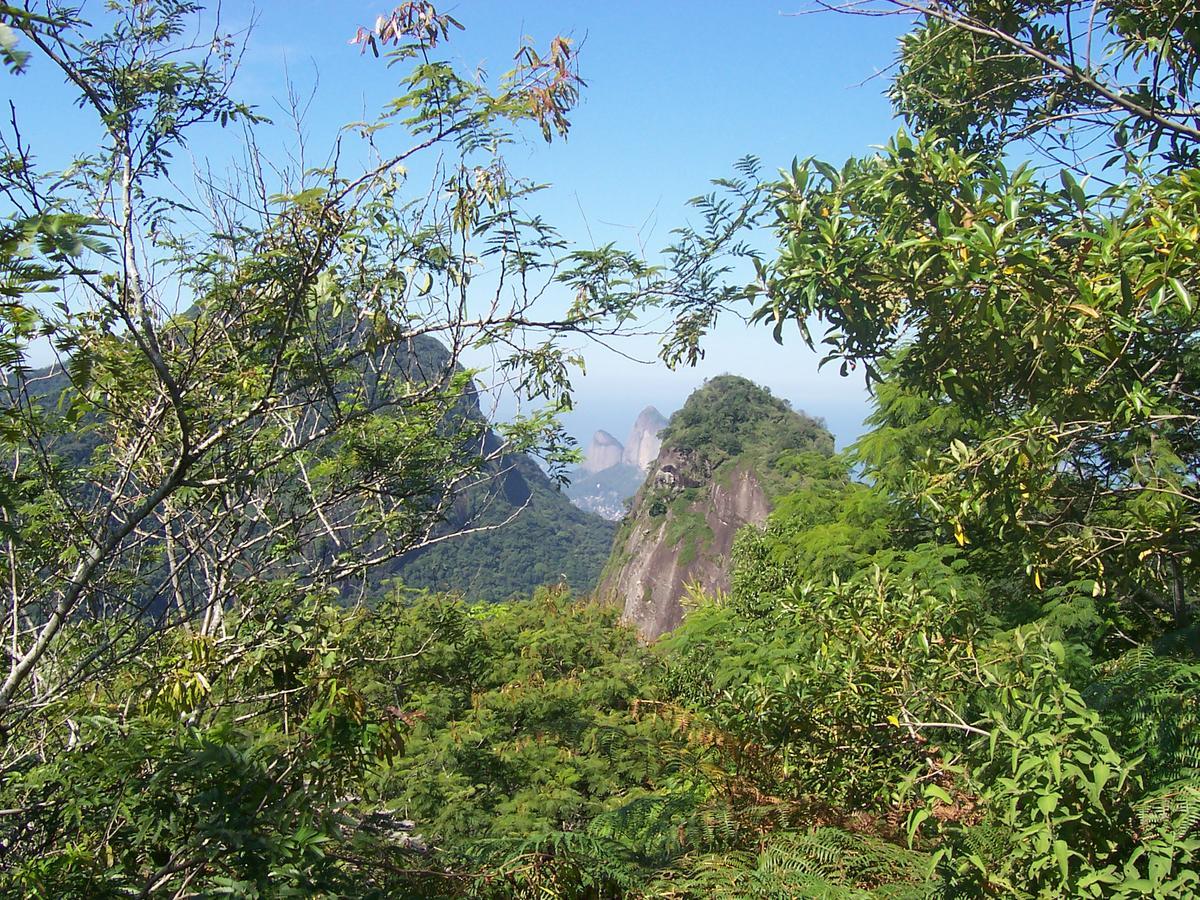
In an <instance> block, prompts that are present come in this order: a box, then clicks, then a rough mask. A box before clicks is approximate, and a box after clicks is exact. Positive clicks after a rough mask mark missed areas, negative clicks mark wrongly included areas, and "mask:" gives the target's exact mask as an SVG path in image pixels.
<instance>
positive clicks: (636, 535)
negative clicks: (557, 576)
mask: <svg viewBox="0 0 1200 900" xmlns="http://www.w3.org/2000/svg"><path fill="white" fill-rule="evenodd" d="M660 437H661V439H662V445H661V448H660V449H659V453H658V457H657V459H655V460H654V462H653V463H652V464H651V466H650V470H649V473H648V474H647V477H646V481H645V483H644V485H643V486H642V488H641V489H640V490H639V491H638V493H637V495H636V496H635V497H634V500H633V505H632V507H631V508H630V511H629V513H628V515H627V516H626V518H625V519H624V520H623V521H622V523H621V527H620V530H619V531H618V532H617V536H616V538H615V540H614V543H613V551H612V556H611V557H610V558H609V561H608V563H607V564H606V566H605V570H604V576H603V578H602V580H601V583H600V586H599V587H598V588H597V594H598V595H599V597H600V598H601V599H602V600H606V601H612V602H616V603H618V604H619V605H621V606H622V607H623V609H624V617H625V619H626V620H627V621H630V622H633V623H634V624H635V625H636V626H637V628H638V630H639V631H640V632H641V634H642V635H643V637H646V638H656V637H658V636H660V635H662V634H663V633H665V632H667V631H670V630H671V629H672V628H675V627H676V626H677V625H678V624H679V623H680V622H681V621H682V620H683V615H684V608H683V599H684V597H685V596H686V595H687V592H688V591H689V590H690V589H693V588H695V589H698V590H701V591H704V592H708V593H713V592H722V591H727V590H728V589H729V577H730V563H729V553H730V550H731V548H732V547H733V541H734V537H735V536H736V534H737V532H738V530H739V529H740V528H742V527H743V526H745V525H761V524H763V523H764V522H765V521H766V518H767V515H768V513H769V512H770V510H771V506H772V501H773V500H774V498H775V497H777V496H778V495H779V494H780V493H782V492H783V491H784V490H786V488H787V487H788V486H789V485H792V484H795V483H797V482H798V481H799V480H801V479H802V478H803V471H802V470H800V469H798V468H797V467H796V465H795V461H796V460H798V459H799V458H800V455H801V454H803V453H805V452H813V451H815V452H817V453H825V454H828V453H832V452H833V437H832V435H830V434H829V432H828V431H827V430H826V429H825V427H824V426H823V425H821V424H820V423H819V422H817V421H815V420H813V419H810V418H808V417H807V416H805V415H803V414H802V413H797V412H794V411H793V410H792V409H791V408H790V407H789V406H788V405H787V403H786V402H784V401H782V400H779V399H777V398H775V397H772V396H771V395H770V393H769V392H768V391H767V390H765V389H764V388H761V387H758V386H756V385H754V384H753V383H752V382H750V381H748V380H746V379H744V378H740V377H737V376H732V375H721V376H718V377H716V378H713V379H711V380H709V381H708V382H706V383H705V385H704V386H703V387H701V388H699V389H697V390H696V391H695V392H694V393H692V395H691V396H690V397H688V399H687V401H686V402H685V403H684V405H683V407H682V408H681V409H680V410H679V411H678V412H676V413H675V414H674V415H673V416H671V419H670V420H669V422H668V424H667V426H666V428H664V429H663V430H662V431H661V434H660Z"/></svg>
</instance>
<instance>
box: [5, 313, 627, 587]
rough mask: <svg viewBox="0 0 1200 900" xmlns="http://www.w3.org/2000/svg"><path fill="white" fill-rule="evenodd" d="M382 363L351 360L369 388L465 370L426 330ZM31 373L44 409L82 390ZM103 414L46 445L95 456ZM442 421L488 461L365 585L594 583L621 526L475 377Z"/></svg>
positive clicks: (84, 459) (317, 542) (57, 370)
mask: <svg viewBox="0 0 1200 900" xmlns="http://www.w3.org/2000/svg"><path fill="white" fill-rule="evenodd" d="M381 364H382V365H385V366H386V367H387V369H388V372H387V373H385V375H384V376H378V375H375V374H372V373H373V371H374V369H375V366H374V365H373V362H372V359H371V356H370V354H368V356H367V357H365V358H364V359H362V360H360V361H359V362H358V363H357V364H356V365H355V367H354V370H355V372H356V373H357V374H358V377H360V378H361V379H362V380H363V383H364V384H365V385H366V386H367V390H368V391H369V390H371V389H372V388H371V386H370V385H371V382H372V381H373V379H376V378H379V377H388V376H390V377H394V378H398V379H401V380H409V381H412V382H413V383H424V382H428V381H430V380H443V381H445V380H448V379H450V378H453V377H454V375H455V374H457V373H461V371H462V369H461V366H459V365H458V364H457V363H456V362H455V361H454V360H453V359H452V358H451V355H450V353H449V351H447V349H446V348H445V347H444V346H443V345H442V344H441V343H440V342H439V341H438V340H437V339H436V338H434V337H432V336H429V335H416V336H414V337H413V338H411V339H410V340H409V341H407V342H406V344H405V345H404V346H403V347H401V348H399V349H394V350H393V352H392V353H391V354H389V356H388V357H387V358H386V360H384V359H382V357H381ZM26 378H27V381H28V384H29V391H28V394H29V396H30V398H31V399H32V400H33V401H34V402H36V403H39V404H42V405H44V406H45V407H46V408H47V410H53V409H56V408H58V407H60V406H63V405H65V404H69V403H70V402H71V394H72V392H73V391H74V390H75V389H74V387H73V383H72V378H71V377H70V375H69V374H68V372H67V371H66V370H64V369H63V368H62V367H58V366H56V367H50V368H44V369H35V370H31V371H30V372H28V373H27V375H26ZM347 390H348V388H347ZM102 419H103V417H102V416H100V417H97V418H96V419H95V421H92V422H90V423H81V425H80V427H77V428H74V429H70V430H66V431H63V432H62V433H60V434H57V435H56V436H54V437H53V439H52V440H50V441H49V442H48V443H47V450H48V451H49V452H51V453H54V454H56V455H59V456H61V458H62V460H63V461H64V462H65V463H67V464H70V465H74V466H83V465H86V464H88V463H89V461H90V458H91V455H92V454H93V452H94V451H95V450H96V448H97V447H98V446H100V444H101V443H102V442H103V441H104V440H105V429H104V427H103V421H102ZM442 430H443V432H444V433H445V434H447V435H448V436H451V437H452V438H453V436H454V435H456V434H457V435H458V436H459V438H460V439H461V443H462V445H463V447H464V448H465V451H466V452H467V453H470V454H472V455H475V456H478V457H480V458H481V459H482V460H484V468H483V470H482V471H481V472H480V473H478V474H476V475H474V476H472V477H471V478H470V479H469V481H468V482H466V483H464V484H462V485H461V486H458V487H456V488H455V489H454V490H453V491H452V493H451V494H450V495H449V496H448V497H446V498H445V501H444V503H442V504H441V505H442V508H443V512H442V513H441V514H440V516H439V521H437V522H436V523H434V524H433V526H432V527H431V529H430V531H429V534H428V538H427V546H423V547H421V548H420V549H417V550H414V551H409V552H403V553H398V554H396V555H394V556H391V557H384V558H382V559H381V560H380V561H379V563H378V564H377V565H375V566H374V567H373V568H372V571H371V573H370V578H369V582H368V585H367V586H366V588H365V590H366V591H367V592H368V593H375V592H378V591H379V590H381V589H382V588H383V587H385V586H388V585H391V584H392V583H395V584H397V585H399V584H402V585H404V586H406V587H409V588H415V589H427V590H436V591H449V592H456V593H460V594H464V595H468V596H470V597H472V598H474V599H477V600H484V601H493V602H494V601H500V600H506V599H509V598H511V597H514V596H520V595H527V594H529V593H531V592H532V591H533V590H534V589H536V588H538V587H540V586H542V585H547V584H555V585H565V586H567V587H569V588H570V589H572V590H575V591H578V592H581V593H586V592H588V591H590V590H592V589H593V588H594V587H595V585H596V583H597V581H598V579H599V576H600V571H601V569H602V567H603V565H604V561H605V560H606V559H607V558H608V553H609V548H610V545H611V542H612V535H613V533H614V531H615V525H613V524H612V523H610V522H608V521H606V520H605V519H603V518H602V517H600V516H597V515H594V514H592V513H589V512H587V511H585V510H582V509H579V508H577V507H576V506H574V505H573V504H572V503H571V502H570V501H569V500H568V498H567V496H566V495H565V494H564V493H563V491H562V489H561V488H560V487H559V485H558V484H556V483H555V482H553V481H552V480H551V479H550V477H549V476H548V475H547V474H546V472H545V471H544V470H543V469H542V468H541V467H540V466H538V465H537V464H536V463H535V462H533V461H532V460H531V459H529V458H528V457H526V456H525V455H524V454H523V453H508V452H506V451H505V445H504V443H503V441H502V439H501V438H500V437H499V436H498V435H497V434H496V433H495V432H494V431H493V430H492V429H491V427H490V425H489V423H488V422H487V421H486V418H485V417H484V415H483V413H482V411H481V409H480V406H479V399H478V396H477V392H476V389H475V386H474V384H472V383H466V384H464V385H463V386H462V387H461V397H460V399H459V401H458V402H457V403H456V404H455V405H454V406H453V408H452V409H451V410H449V411H448V412H447V413H446V414H445V417H444V422H443V424H442ZM318 462H319V460H318ZM431 501H432V498H431ZM501 526H502V527H501ZM321 538H322V536H321V534H320V532H315V533H314V534H313V536H312V537H311V538H310V539H309V542H310V543H311V544H312V545H313V546H314V548H316V549H319V550H320V551H321V552H324V553H326V554H333V553H334V552H335V551H336V545H335V544H333V543H331V542H329V541H323V540H322V539H321ZM345 590H346V591H347V592H348V596H353V595H354V594H355V593H358V592H360V591H361V590H363V588H359V587H356V586H353V585H348V586H346V588H345ZM147 602H148V603H149V604H151V606H152V607H154V608H157V609H161V608H162V605H163V604H164V603H165V602H166V600H165V598H160V599H158V600H157V601H155V600H153V599H150V598H148V600H147Z"/></svg>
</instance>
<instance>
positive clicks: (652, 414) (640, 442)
mask: <svg viewBox="0 0 1200 900" xmlns="http://www.w3.org/2000/svg"><path fill="white" fill-rule="evenodd" d="M666 427H667V420H666V418H665V417H664V416H663V414H662V413H660V412H659V411H658V410H657V409H655V408H654V407H653V406H647V407H646V408H645V409H643V410H642V411H641V413H640V414H639V415H638V417H637V420H636V421H635V422H634V423H633V428H632V429H631V430H630V432H629V440H627V441H626V442H625V453H624V455H623V456H622V459H621V461H622V462H624V463H625V465H627V466H636V467H637V468H639V469H641V470H642V471H643V472H644V471H646V470H647V469H649V468H650V464H651V463H653V462H654V460H655V459H657V458H658V451H659V449H660V448H661V447H662V438H660V437H659V432H661V431H662V430H663V429H664V428H666Z"/></svg>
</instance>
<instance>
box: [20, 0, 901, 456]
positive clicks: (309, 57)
mask: <svg viewBox="0 0 1200 900" xmlns="http://www.w3.org/2000/svg"><path fill="white" fill-rule="evenodd" d="M803 4H804V0H797V2H796V3H794V4H793V3H788V2H787V0H785V2H784V3H783V5H781V4H780V2H779V0H774V2H757V0H737V2H678V0H672V2H645V3H636V2H627V0H609V2H570V0H563V2H549V0H544V2H495V0H491V2H487V0H463V2H453V3H451V2H446V3H442V4H439V9H440V10H441V11H443V12H449V13H450V14H452V15H454V16H455V17H456V18H457V19H459V20H460V21H461V22H462V23H463V24H464V25H465V26H466V31H464V32H461V33H458V34H455V35H454V36H453V38H452V42H451V44H450V45H448V47H447V48H446V51H445V54H444V57H443V58H450V59H452V60H454V61H456V62H459V63H461V64H463V65H464V66H466V67H468V68H470V69H474V68H477V67H482V68H483V69H484V70H486V71H487V72H488V73H489V74H490V75H491V76H493V77H495V76H498V75H499V74H501V73H502V72H503V71H505V70H506V69H508V68H509V67H510V66H511V62H512V55H513V53H514V52H515V50H516V48H517V46H518V45H519V43H520V41H521V38H522V36H524V35H528V36H530V37H532V38H533V39H534V41H535V43H536V44H537V45H539V46H544V45H546V44H547V43H548V41H549V40H550V38H552V37H553V36H554V35H556V34H565V35H567V36H569V37H572V38H573V39H574V40H575V41H576V43H577V44H578V45H579V48H580V70H581V75H582V76H583V78H584V80H585V81H586V82H587V88H586V89H585V91H584V94H583V97H582V101H581V104H580V106H579V108H578V109H577V110H576V111H575V113H574V114H573V116H572V117H571V120H572V129H571V134H570V138H569V140H567V141H566V142H557V143H555V144H554V145H553V146H550V147H547V146H545V145H544V144H542V143H541V142H540V141H539V140H534V139H531V140H530V141H529V142H528V143H523V144H521V145H518V146H517V147H515V148H513V149H512V151H511V152H510V153H509V160H510V163H511V164H512V165H513V166H514V168H516V169H517V170H518V171H519V172H521V173H522V174H526V175H528V176H530V177H533V178H536V180H538V181H544V182H550V183H551V184H552V185H553V189H552V190H551V191H548V192H546V193H544V194H543V195H542V196H541V197H540V198H539V200H538V204H539V211H541V212H542V213H543V215H544V216H545V217H546V218H547V220H549V221H551V222H553V223H555V225H556V226H557V227H558V229H559V230H560V231H561V232H562V234H563V235H564V237H566V238H567V239H568V240H569V241H571V242H574V243H577V244H581V245H596V244H602V243H606V242H608V241H616V242H617V243H619V244H623V245H626V246H632V247H637V246H639V245H640V246H643V247H645V248H646V249H647V250H656V249H658V248H661V247H663V246H665V245H666V244H668V243H669V242H670V231H671V229H672V228H674V227H676V226H678V225H680V224H682V223H683V222H685V221H687V219H688V217H689V210H688V208H687V206H686V202H687V200H688V198H690V197H693V196H695V195H697V194H700V193H704V192H706V191H707V189H708V181H709V179H711V178H715V177H720V176H725V175H728V174H731V172H732V166H733V163H734V162H735V161H736V160H737V159H739V158H740V157H742V156H745V155H747V154H753V155H755V156H758V157H759V158H760V159H761V160H762V163H763V168H764V171H765V172H766V173H767V174H771V173H773V172H774V171H775V170H777V169H778V168H780V167H784V166H786V165H788V164H789V163H790V161H791V159H792V158H793V157H794V156H799V157H802V158H803V157H806V156H817V157H820V158H823V159H827V160H830V161H833V162H838V163H840V162H841V161H842V160H844V159H845V158H846V157H847V156H850V155H856V154H863V153H867V152H870V148H871V147H872V146H873V145H876V144H881V143H884V142H885V141H886V140H887V139H888V138H889V137H890V136H891V135H892V134H893V133H894V132H895V130H896V128H897V127H898V126H897V123H895V122H894V121H893V120H892V116H891V111H890V107H889V105H888V103H887V100H886V98H885V97H884V95H883V92H884V90H885V88H886V86H887V80H886V75H884V76H882V77H873V76H877V74H878V73H880V72H881V71H882V70H884V69H886V67H888V66H889V65H890V63H891V62H892V61H893V59H894V58H895V54H896V38H897V36H898V35H899V34H900V33H901V32H902V31H903V30H904V29H905V26H906V21H905V20H903V19H899V18H882V19H870V18H861V17H849V16H840V15H835V14H830V13H825V14H816V15H803V16H792V15H788V13H792V12H796V11H798V10H799V9H801V8H803ZM93 6H98V4H96V3H95V0H93ZM390 8H391V7H390V5H389V4H388V3H386V2H384V3H378V2H375V3H372V2H361V0H352V2H318V0H288V2H283V0H260V2H258V3H256V4H254V5H253V7H252V6H251V5H250V4H242V3H231V2H228V0H227V2H225V4H224V7H223V15H224V18H225V23H226V27H229V28H236V27H240V26H243V25H245V24H247V23H248V22H249V21H250V20H251V18H252V16H253V18H254V22H255V24H254V28H253V32H252V34H251V36H250V41H249V46H248V52H247V55H246V57H245V62H244V66H243V69H242V71H241V74H240V76H239V79H240V80H239V82H238V90H237V91H236V93H237V94H238V95H239V96H240V97H242V98H244V99H246V100H248V101H249V102H251V103H253V104H255V105H257V106H258V107H259V108H260V109H262V110H263V111H264V112H266V114H267V115H269V116H272V117H273V118H274V117H279V118H282V107H281V105H280V103H281V100H282V98H283V97H284V96H285V95H286V92H287V83H288V81H289V80H290V81H291V82H292V83H293V84H294V85H295V86H296V89H297V92H298V93H299V94H300V95H301V96H303V97H305V98H308V97H309V95H310V94H311V101H310V102H309V104H308V111H307V115H306V119H305V123H306V127H307V131H308V133H309V143H310V146H312V147H323V146H329V145H330V144H331V143H332V140H333V138H334V136H335V135H336V133H337V130H338V128H339V127H340V126H341V125H343V124H345V123H346V122H349V121H354V120H360V119H363V118H369V117H372V115H373V114H374V113H375V112H376V111H378V109H379V108H380V107H381V106H382V105H383V104H384V103H385V102H386V101H387V100H388V99H389V98H390V97H391V96H394V95H395V93H396V91H395V82H396V75H395V74H394V73H393V72H392V71H390V70H388V69H387V68H386V67H385V66H384V65H382V64H381V62H380V61H377V60H374V59H372V58H371V57H370V54H369V53H368V54H367V55H366V56H365V57H363V56H360V55H359V52H358V49H357V48H356V47H352V46H350V45H349V43H348V40H349V39H350V38H351V37H352V36H353V34H354V32H355V30H356V28H357V27H358V26H359V25H370V24H371V23H373V22H374V20H375V17H376V16H377V15H379V14H380V13H384V12H387V11H389V10H390ZM0 87H2V88H3V89H4V92H8V91H11V92H12V95H13V97H14V99H15V100H16V101H17V106H18V109H19V110H20V111H21V114H22V117H23V122H22V124H23V129H24V131H25V132H26V136H27V138H29V139H30V140H31V142H32V143H33V146H34V150H35V153H37V154H38V155H39V156H40V157H41V159H42V162H43V163H44V164H52V163H53V162H54V160H55V157H56V154H57V153H58V152H66V150H65V149H64V148H66V147H68V146H70V147H71V148H72V149H74V148H77V147H79V146H80V145H82V146H87V143H86V134H84V135H78V136H77V135H76V134H75V133H74V132H75V131H77V130H79V129H87V128H88V127H90V126H89V124H88V123H87V122H86V120H84V119H82V118H79V116H78V114H73V113H71V112H69V111H68V112H64V108H65V103H63V102H60V101H63V100H67V99H69V97H70V94H69V92H68V89H67V88H66V87H65V86H64V85H62V83H61V78H60V77H58V76H56V75H55V73H53V72H52V71H50V70H49V67H48V66H47V65H46V64H45V63H44V61H43V60H39V59H37V57H36V56H35V58H34V60H33V65H32V68H31V71H30V73H29V74H28V75H26V76H22V77H21V78H13V77H11V76H4V77H3V78H0ZM30 96H33V97H36V98H37V99H38V100H39V101H41V100H43V99H44V100H45V102H44V103H42V102H39V103H37V104H30V103H28V102H22V101H23V99H24V100H25V101H27V100H28V99H29V97H30ZM209 132H210V133H209V134H208V135H206V136H199V137H197V138H196V139H194V140H193V142H192V144H191V145H190V148H189V149H190V152H191V154H192V155H193V157H194V158H196V160H197V161H198V162H199V161H201V160H202V159H203V158H204V157H208V156H213V155H216V156H219V154H220V150H221V141H222V140H228V137H229V136H228V135H224V133H222V132H220V130H219V129H215V130H214V129H209ZM64 134H68V135H70V136H71V140H70V141H69V142H66V141H63V140H62V136H63V135H64ZM223 135H224V137H223ZM77 137H79V138H81V139H82V140H77V139H76V138H77ZM60 144H61V146H60ZM762 240H763V244H764V246H769V243H768V242H769V236H767V235H764V236H763V238H762ZM581 349H582V350H583V352H584V355H585V358H586V360H587V375H586V377H583V378H581V379H579V381H578V383H577V388H578V390H577V394H576V401H577V408H576V410H575V411H574V412H573V413H571V414H569V415H568V417H567V420H566V421H567V425H568V429H569V430H570V431H571V432H572V433H574V434H575V435H576V436H577V437H578V438H579V439H580V440H581V442H583V443H584V444H586V442H587V440H588V439H589V437H590V435H591V433H592V431H593V430H595V429H597V428H604V429H606V430H608V431H610V432H612V433H613V434H615V435H617V436H618V437H620V438H622V439H623V438H624V435H625V434H626V433H627V432H628V429H629V427H630V425H631V424H632V422H633V419H634V417H635V416H636V415H637V413H638V412H639V410H641V409H642V408H643V407H644V406H647V405H654V406H657V407H658V408H659V409H660V410H661V411H662V412H664V413H666V414H669V413H670V412H671V411H673V410H674V409H676V408H678V407H679V406H680V405H681V404H682V403H683V400H684V399H685V398H686V397H687V395H688V393H690V392H691V390H693V389H694V388H695V387H696V386H697V385H699V384H700V383H701V382H702V381H703V380H704V379H705V378H708V377H711V376H713V375H716V374H721V373H724V372H730V373H735V374H740V375H745V376H746V377H749V378H751V379H753V380H755V381H757V382H759V383H762V384H765V385H767V386H769V387H770V388H771V389H772V391H773V392H774V393H775V394H776V395H778V396H781V397H784V398H786V399H788V400H789V401H791V402H792V404H793V405H794V406H795V407H797V408H799V409H803V410H805V411H807V412H809V413H811V414H813V415H817V416H821V417H823V418H824V419H825V420H826V421H827V423H828V424H829V425H830V427H831V428H832V429H833V431H834V432H835V434H836V435H837V437H838V444H839V446H841V445H844V444H845V443H846V442H847V441H848V440H849V439H851V438H853V437H854V436H856V435H857V434H858V433H859V432H860V430H861V428H860V425H861V421H862V418H863V415H864V414H865V411H866V393H865V390H864V387H863V383H862V379H861V377H860V376H856V375H851V376H850V377H847V378H842V377H841V376H839V375H838V373H837V371H836V368H832V367H831V368H830V369H828V370H825V371H821V372H818V371H817V356H816V355H815V354H814V353H812V352H810V351H809V350H808V349H807V348H806V347H805V346H804V345H803V343H802V342H801V341H800V339H799V335H798V334H795V333H793V334H792V336H791V337H790V339H787V340H785V344H784V346H782V347H779V346H776V345H775V344H774V342H773V341H772V340H771V337H770V333H769V331H768V330H767V329H766V328H753V329H750V328H748V327H747V326H746V325H745V324H743V323H742V322H740V321H738V320H737V319H736V318H730V319H728V320H726V321H724V322H722V323H721V324H720V325H719V327H718V329H717V330H716V332H715V333H714V334H712V335H711V336H710V337H709V339H708V341H707V343H706V345H705V349H706V358H705V360H704V361H703V363H702V365H700V366H699V367H697V368H695V369H684V370H680V371H676V372H670V371H668V370H666V369H665V367H664V366H662V365H661V364H658V363H654V364H651V365H638V364H635V363H632V362H630V361H629V360H627V359H625V358H623V357H621V356H619V355H617V354H614V353H610V352H607V351H604V350H602V349H601V348H598V347H595V346H589V345H581ZM626 349H627V350H629V351H630V352H631V353H632V354H633V355H635V356H640V357H643V358H649V359H653V356H654V352H655V348H654V346H653V345H652V344H649V343H647V342H646V341H642V342H640V343H634V344H632V345H630V346H628V347H627V348H626Z"/></svg>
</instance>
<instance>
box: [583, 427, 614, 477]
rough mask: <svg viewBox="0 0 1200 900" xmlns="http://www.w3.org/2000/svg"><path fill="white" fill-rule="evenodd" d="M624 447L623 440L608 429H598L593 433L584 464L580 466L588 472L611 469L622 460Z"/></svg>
mask: <svg viewBox="0 0 1200 900" xmlns="http://www.w3.org/2000/svg"><path fill="white" fill-rule="evenodd" d="M624 449H625V448H624V447H622V446H621V442H620V441H618V440H617V439H616V438H615V437H613V436H612V435H611V434H609V433H608V432H607V431H604V430H601V431H597V432H596V433H595V434H593V435H592V442H591V444H589V445H588V448H587V455H586V456H585V457H584V460H583V465H581V466H580V467H579V468H580V469H581V470H582V471H584V472H588V473H595V472H603V471H604V470H605V469H611V468H612V467H613V466H615V465H617V464H618V463H619V462H620V461H621V455H622V452H623V451H624Z"/></svg>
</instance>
